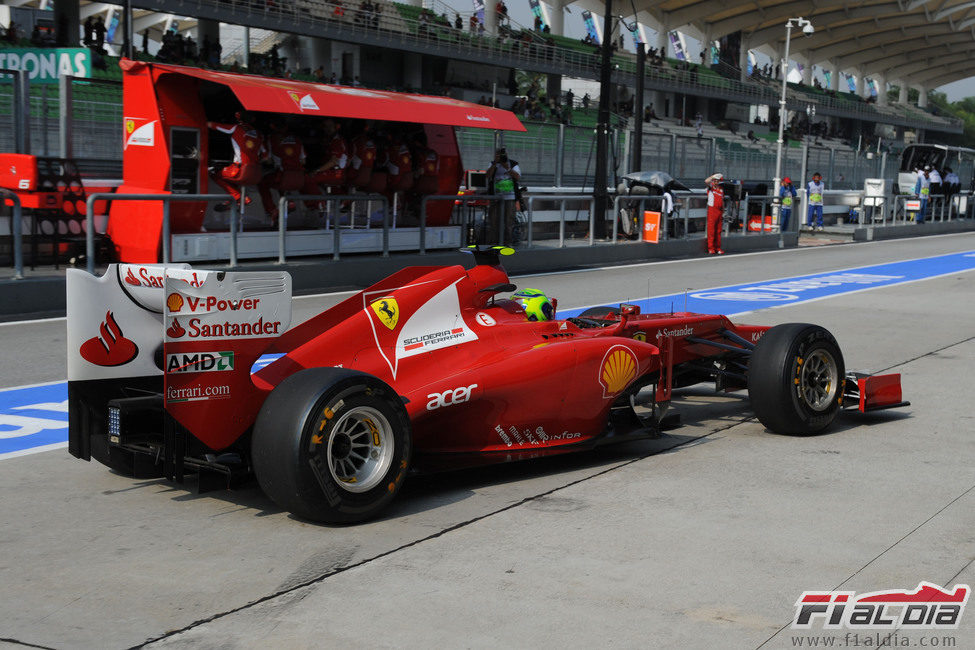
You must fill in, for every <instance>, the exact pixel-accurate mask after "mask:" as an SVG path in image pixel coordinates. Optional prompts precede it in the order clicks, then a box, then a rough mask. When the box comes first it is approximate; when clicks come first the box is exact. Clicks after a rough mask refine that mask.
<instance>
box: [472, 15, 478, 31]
mask: <svg viewBox="0 0 975 650" xmlns="http://www.w3.org/2000/svg"><path fill="white" fill-rule="evenodd" d="M478 25H480V21H479V20H478V19H477V16H476V15H475V14H471V34H476V33H477V32H478Z"/></svg>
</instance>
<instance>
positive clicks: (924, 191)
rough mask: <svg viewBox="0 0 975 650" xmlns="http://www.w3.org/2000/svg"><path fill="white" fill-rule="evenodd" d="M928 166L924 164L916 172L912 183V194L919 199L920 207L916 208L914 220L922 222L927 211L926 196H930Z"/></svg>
mask: <svg viewBox="0 0 975 650" xmlns="http://www.w3.org/2000/svg"><path fill="white" fill-rule="evenodd" d="M929 169H930V166H928V165H925V167H924V169H923V170H921V171H920V172H918V174H917V182H915V183H914V196H916V197H917V198H919V199H921V209H920V210H918V212H917V216H916V217H915V221H916V222H917V223H924V216H925V213H927V211H928V197H929V196H931V180H930V178H929V176H928V170H929Z"/></svg>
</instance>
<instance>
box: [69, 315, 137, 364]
mask: <svg viewBox="0 0 975 650" xmlns="http://www.w3.org/2000/svg"><path fill="white" fill-rule="evenodd" d="M98 331H99V336H95V337H92V338H90V339H88V340H87V341H85V342H84V343H82V344H81V349H80V350H79V352H80V353H81V356H82V358H83V359H84V360H85V361H88V362H89V363H93V364H95V365H96V366H109V367H110V366H121V365H122V364H126V363H128V362H129V361H132V359H134V358H135V355H137V354H139V346H137V345H136V344H135V342H134V341H132V340H131V339H127V338H125V335H124V334H122V328H121V327H119V325H118V323H117V322H115V315H114V314H113V313H112V312H107V313H106V314H105V321H104V322H103V323H102V324H101V327H99V328H98Z"/></svg>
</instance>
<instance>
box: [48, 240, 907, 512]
mask: <svg viewBox="0 0 975 650" xmlns="http://www.w3.org/2000/svg"><path fill="white" fill-rule="evenodd" d="M509 251H510V249H508V250H501V251H499V250H495V249H490V250H476V249H475V250H473V251H470V252H472V254H473V257H474V264H472V265H471V268H465V267H464V266H460V265H458V266H448V267H432V266H427V267H410V268H406V269H403V270H402V271H400V272H398V273H396V274H394V275H392V276H390V277H388V278H386V279H385V280H382V281H381V282H379V283H377V284H375V285H373V286H371V287H369V288H368V289H366V290H364V291H361V292H359V293H358V294H356V295H354V296H352V297H350V298H348V299H346V300H345V301H343V302H341V303H340V304H338V305H336V306H334V307H332V308H330V309H328V310H326V311H324V312H322V313H320V314H318V315H317V316H315V317H313V318H311V319H309V320H307V321H305V322H304V323H301V324H300V325H298V326H296V327H294V328H290V329H289V326H290V321H291V278H290V276H289V275H288V274H287V273H286V272H283V271H282V272H217V271H201V270H193V269H190V268H188V267H186V266H185V265H184V266H179V265H176V266H173V265H170V266H167V267H162V266H146V265H142V266H140V265H126V264H118V265H113V266H111V267H109V269H108V271H107V273H106V274H105V275H104V276H102V277H94V276H92V275H89V274H87V273H85V272H83V271H78V270H69V272H68V285H67V299H68V380H69V383H68V391H69V393H68V394H69V411H70V425H69V450H70V452H71V453H72V454H73V455H74V456H76V457H78V458H83V459H85V460H90V459H91V458H95V459H96V460H98V461H99V462H101V463H103V464H105V465H107V466H109V467H111V468H113V469H115V470H117V471H119V472H121V473H124V474H127V475H130V476H136V477H149V476H165V477H167V478H169V479H171V480H175V481H177V482H182V481H183V479H184V477H185V476H186V475H189V474H198V475H199V485H200V488H201V489H208V488H210V487H215V486H222V487H226V486H227V485H228V484H230V485H232V484H234V483H236V482H237V481H239V480H242V479H246V478H247V477H249V476H252V475H253V476H256V478H257V481H258V483H259V484H260V486H261V488H262V489H263V490H264V492H265V493H266V494H267V495H268V496H269V497H270V498H271V499H272V500H273V501H274V502H275V503H277V504H278V505H279V506H281V507H282V508H284V509H287V510H289V511H291V512H292V513H294V514H295V515H297V516H299V517H303V518H307V519H310V520H316V521H323V522H355V521H361V520H365V519H367V518H370V517H373V516H375V515H376V514H377V513H379V512H380V511H381V510H382V509H383V507H384V506H386V505H387V504H388V503H389V502H390V501H391V500H392V499H393V497H395V495H396V493H397V491H398V490H399V489H400V487H401V486H402V484H403V481H404V479H406V477H407V476H408V475H409V474H410V473H411V472H414V471H431V470H437V469H442V468H445V467H463V466H468V465H470V464H474V463H484V462H492V461H509V460H517V459H522V458H533V457H538V456H542V455H546V454H557V453H565V452H570V451H577V450H583V449H591V448H593V447H595V446H597V445H602V444H606V443H612V442H619V441H628V440H633V439H636V438H645V437H652V436H655V435H659V431H660V430H661V428H662V427H665V426H667V425H668V424H670V423H673V420H674V419H675V418H674V417H673V416H674V414H673V413H671V414H668V413H667V407H668V405H669V403H670V400H671V391H672V390H673V389H675V388H678V387H683V386H689V385H693V384H698V383H701V382H705V381H713V382H714V384H715V388H716V389H717V390H719V391H733V390H743V389H747V390H748V394H749V397H750V399H751V405H752V408H753V409H754V411H755V414H756V415H757V416H758V419H759V420H760V421H761V422H762V424H764V425H765V426H766V427H767V428H768V429H770V430H772V431H774V432H778V433H786V434H800V435H802V434H812V433H816V432H819V431H822V430H823V429H825V428H826V427H828V426H829V425H830V423H831V422H832V421H833V419H834V417H835V416H836V414H837V411H839V410H840V409H841V408H851V409H859V410H860V411H867V410H872V409H880V408H889V407H892V406H900V405H904V404H906V402H903V401H902V400H901V389H900V376H899V375H884V376H864V375H859V374H856V373H847V372H846V371H845V368H844V364H843V355H842V353H841V352H840V348H839V346H838V345H837V343H836V340H835V339H834V338H833V336H832V335H831V334H830V333H829V332H828V331H826V330H825V329H823V328H822V327H819V326H816V325H808V324H803V323H793V324H788V325H779V326H776V327H772V328H769V327H761V326H754V325H738V324H734V323H732V322H731V321H730V320H729V319H728V318H726V317H724V316H715V315H707V314H694V313H664V314H641V313H640V309H639V307H637V306H635V305H627V304H623V305H620V306H618V307H602V308H595V309H590V310H588V311H586V312H583V313H582V314H581V315H580V316H578V317H576V318H566V319H555V320H547V321H546V320H542V321H532V320H528V319H527V318H526V316H525V311H524V307H523V306H522V304H521V303H519V302H517V301H515V300H512V299H510V298H505V297H504V295H506V294H510V293H511V292H513V291H515V289H516V287H515V286H514V285H513V284H511V282H510V280H509V278H508V276H507V274H506V272H505V271H504V269H503V267H502V265H501V263H500V257H499V253H503V252H509Z"/></svg>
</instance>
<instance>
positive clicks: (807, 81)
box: [802, 59, 812, 86]
mask: <svg viewBox="0 0 975 650" xmlns="http://www.w3.org/2000/svg"><path fill="white" fill-rule="evenodd" d="M802 83H803V85H805V86H811V85H812V62H811V61H810V60H809V59H806V60H805V61H803V63H802Z"/></svg>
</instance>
